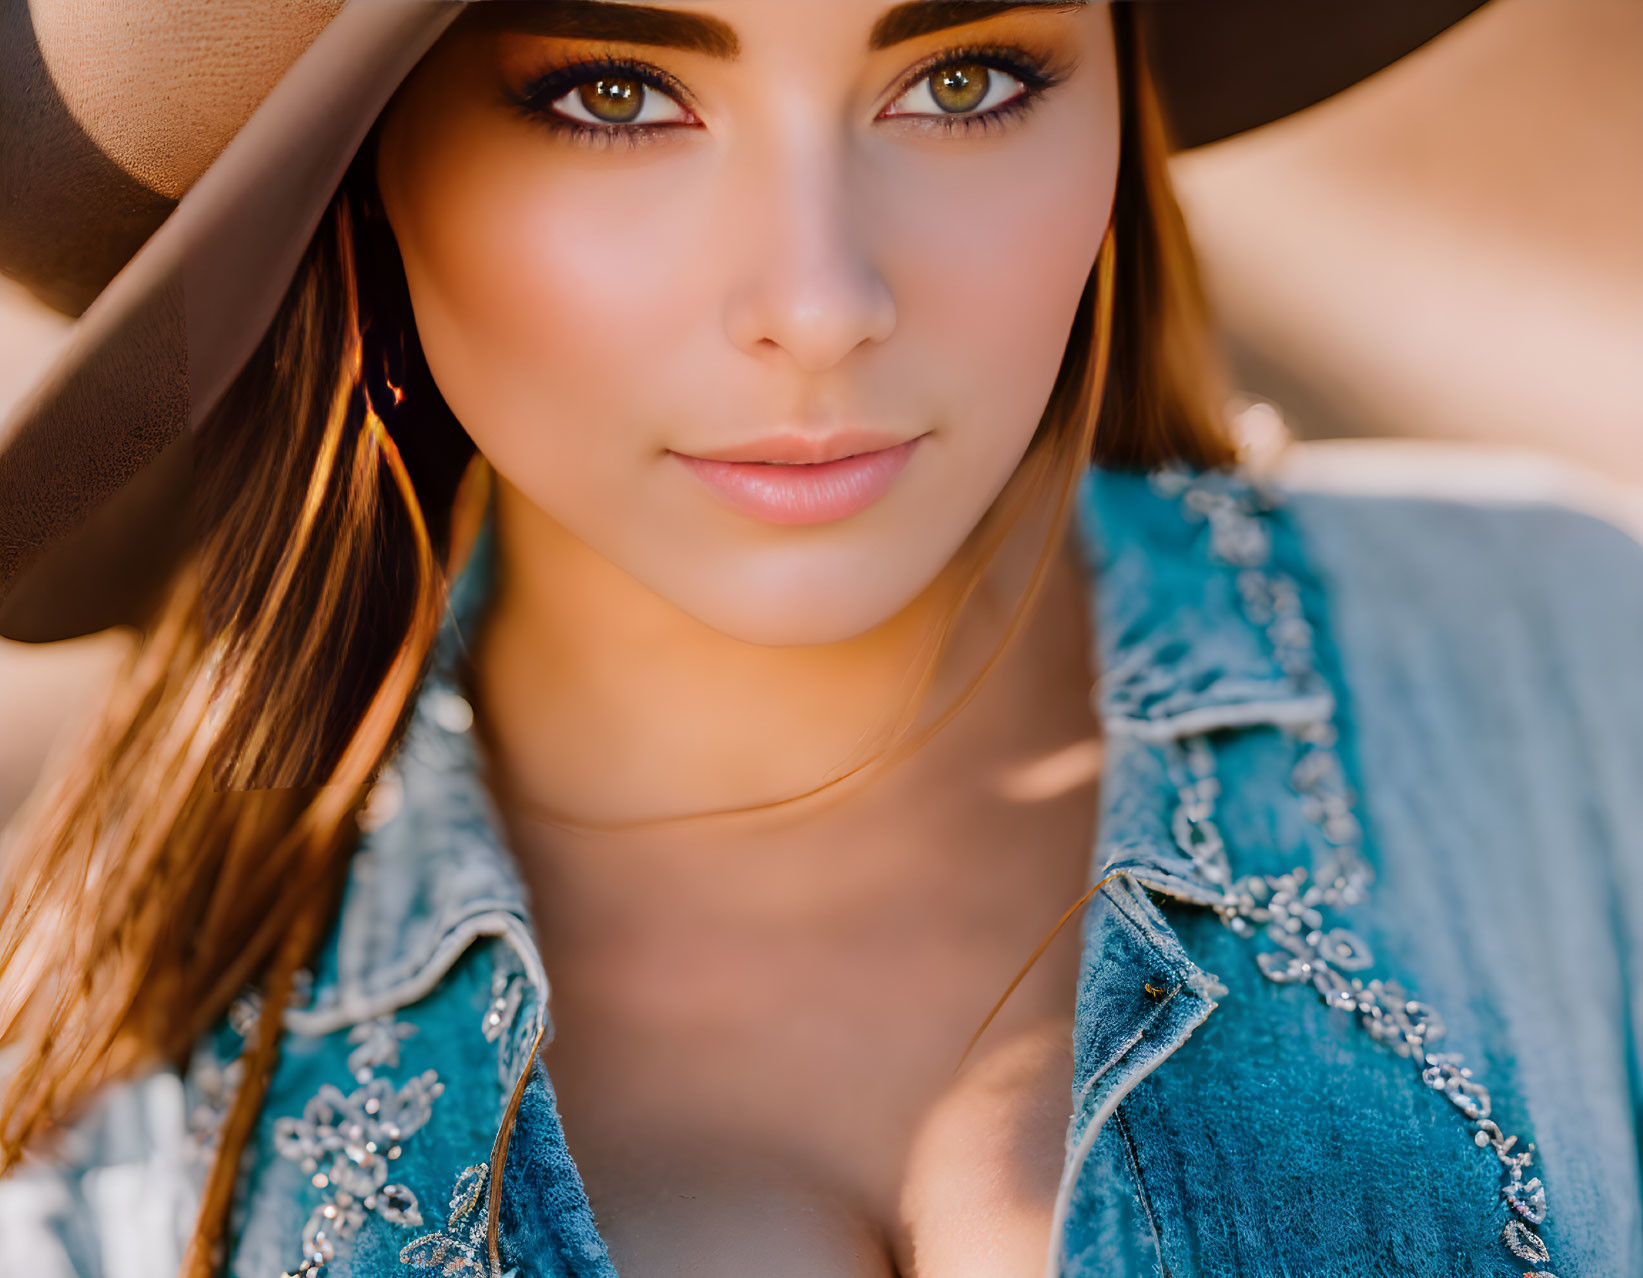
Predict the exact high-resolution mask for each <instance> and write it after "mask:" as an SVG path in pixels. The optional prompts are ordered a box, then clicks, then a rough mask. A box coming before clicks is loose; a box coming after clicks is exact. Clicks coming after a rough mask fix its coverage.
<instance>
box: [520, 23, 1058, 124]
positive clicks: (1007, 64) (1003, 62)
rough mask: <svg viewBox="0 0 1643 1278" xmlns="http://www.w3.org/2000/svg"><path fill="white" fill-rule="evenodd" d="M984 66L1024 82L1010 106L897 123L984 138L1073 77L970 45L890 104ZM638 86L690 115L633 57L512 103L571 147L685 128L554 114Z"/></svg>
mask: <svg viewBox="0 0 1643 1278" xmlns="http://www.w3.org/2000/svg"><path fill="white" fill-rule="evenodd" d="M966 64H980V65H981V66H985V67H990V68H992V69H993V70H995V71H1002V72H1004V73H1005V74H1006V75H1010V76H1013V77H1014V78H1015V79H1017V80H1019V81H1020V82H1021V84H1022V86H1023V87H1022V90H1021V92H1019V93H1018V94H1016V96H1015V97H1013V98H1011V99H1010V100H1009V101H1008V102H1005V103H1002V104H1000V105H999V106H996V107H992V108H989V109H988V110H986V111H981V112H978V113H976V114H973V115H957V114H954V115H941V116H934V115H914V114H906V115H898V116H892V117H890V118H892V119H901V120H908V121H914V122H916V127H919V128H922V129H927V130H929V131H931V132H936V133H940V134H942V135H943V136H946V135H950V134H955V133H956V134H969V133H985V132H990V131H992V130H994V129H998V128H1002V127H1004V126H1005V125H1007V124H1008V123H1010V122H1011V121H1012V120H1013V119H1015V118H1017V117H1019V116H1021V115H1024V114H1025V113H1026V112H1027V111H1028V110H1030V109H1031V108H1032V107H1033V106H1035V105H1037V103H1038V99H1039V98H1040V97H1041V96H1042V95H1043V93H1044V92H1045V91H1046V90H1048V89H1052V88H1054V87H1055V86H1056V85H1057V84H1060V83H1061V81H1062V80H1064V79H1065V78H1066V74H1065V72H1063V71H1060V70H1057V69H1054V68H1052V67H1051V66H1050V65H1049V64H1048V63H1047V62H1046V61H1045V60H1043V59H1040V58H1038V57H1036V56H1034V55H1033V54H1030V53H1028V52H1027V51H1026V50H1024V49H1019V48H1009V47H1005V46H1002V45H968V46H965V47H963V48H958V49H948V50H944V51H943V52H942V53H940V54H937V55H935V56H934V57H932V58H930V59H928V60H926V61H925V62H923V63H920V64H919V65H918V66H916V67H914V68H913V69H912V70H911V71H909V72H908V74H907V78H906V79H905V80H904V81H903V82H902V84H901V85H900V87H899V88H898V89H897V90H896V92H895V94H894V95H893V96H892V97H891V99H890V101H891V102H892V103H893V102H897V101H899V100H900V99H901V98H903V97H904V96H906V94H907V93H908V91H909V90H911V89H914V88H916V87H917V86H918V85H919V84H920V83H921V82H923V81H924V80H927V79H929V78H930V77H931V76H933V75H935V74H936V73H937V72H939V71H943V70H945V69H946V68H948V67H950V66H962V65H966ZM605 77H609V78H612V79H624V80H635V81H638V82H639V83H640V84H643V85H644V86H645V87H646V88H647V89H654V90H656V91H658V92H661V93H665V94H667V95H668V96H669V97H671V98H673V99H675V100H676V101H678V103H679V105H680V106H682V107H684V108H685V109H686V110H687V111H688V110H690V103H689V95H688V94H687V93H686V91H685V88H684V86H683V85H681V84H680V83H679V82H678V81H677V80H675V79H674V78H673V77H672V76H670V75H668V74H666V73H665V72H663V71H662V70H660V69H659V68H657V67H654V66H651V65H649V64H647V63H643V62H635V61H633V60H631V59H628V58H612V57H594V58H581V59H576V60H574V61H570V62H566V63H563V64H561V65H560V66H557V67H555V68H553V69H552V70H550V71H546V72H544V73H542V74H541V75H538V76H536V77H534V78H533V79H532V80H531V81H530V82H529V83H527V84H526V85H525V87H524V88H523V89H522V90H520V91H518V92H517V93H515V94H513V95H512V99H513V105H514V107H515V108H517V109H518V110H519V111H520V112H521V113H523V114H524V115H525V116H526V117H527V118H528V119H530V120H531V121H533V122H534V123H538V124H541V125H543V126H545V127H547V128H549V129H551V130H553V131H554V132H555V133H557V134H559V135H561V136H563V137H564V138H565V139H566V140H567V141H570V142H572V143H575V144H577V145H579V146H586V147H590V148H593V149H601V148H604V147H609V146H613V145H614V146H625V147H630V148H631V147H638V146H643V145H644V144H645V143H647V142H651V141H654V140H656V139H657V137H658V136H659V135H660V134H663V133H666V132H668V131H669V130H671V129H677V128H680V127H684V126H681V125H677V124H588V123H586V122H585V121H582V120H573V119H570V118H569V117H567V116H564V115H561V114H560V113H559V112H558V111H556V110H554V109H553V105H552V104H553V103H555V102H557V101H558V100H559V99H560V98H562V97H564V96H565V95H566V94H567V93H569V92H571V91H572V90H574V89H578V88H580V87H581V86H582V85H584V84H589V83H592V82H593V81H595V80H598V79H601V78H605Z"/></svg>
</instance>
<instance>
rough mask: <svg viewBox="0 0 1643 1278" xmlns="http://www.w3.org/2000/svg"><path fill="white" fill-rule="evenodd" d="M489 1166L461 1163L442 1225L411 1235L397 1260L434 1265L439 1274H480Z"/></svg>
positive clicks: (485, 1265)
mask: <svg viewBox="0 0 1643 1278" xmlns="http://www.w3.org/2000/svg"><path fill="white" fill-rule="evenodd" d="M489 1175H490V1168H488V1167H487V1166H485V1164H484V1163H475V1164H474V1165H473V1166H472V1167H464V1168H463V1169H462V1174H461V1175H459V1176H458V1177H457V1178H456V1188H455V1189H453V1190H452V1191H451V1209H450V1215H449V1216H448V1217H447V1219H446V1224H445V1227H444V1228H443V1229H436V1230H435V1231H434V1232H433V1233H431V1234H423V1235H422V1236H421V1237H420V1238H413V1239H412V1240H411V1241H410V1242H408V1243H406V1244H405V1246H404V1247H403V1248H401V1249H400V1253H399V1263H400V1264H402V1265H409V1266H410V1267H411V1268H413V1269H436V1270H438V1271H439V1272H440V1273H442V1274H446V1275H452V1276H454V1275H459V1274H474V1275H484V1274H487V1273H489V1272H490V1266H489V1264H488V1263H487V1259H486V1257H487V1254H488V1250H489V1246H488V1243H489V1240H488V1238H487V1231H488V1228H489V1224H490V1216H489V1213H488V1211H487V1210H486V1208H487V1206H488V1203H487V1201H486V1193H485V1191H486V1183H485V1182H486V1180H487V1178H488V1177H489Z"/></svg>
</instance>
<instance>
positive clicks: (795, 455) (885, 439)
mask: <svg viewBox="0 0 1643 1278" xmlns="http://www.w3.org/2000/svg"><path fill="white" fill-rule="evenodd" d="M902 442H903V441H902V440H900V439H898V438H897V437H896V436H894V435H885V434H883V433H881V432H879V431H871V430H841V431H835V432H834V433H833V434H831V435H827V436H825V437H823V438H814V437H811V436H808V435H795V434H780V435H768V436H766V437H765V438H764V439H758V440H754V441H753V442H752V443H751V444H741V445H738V446H737V447H735V448H724V449H720V450H719V451H718V452H716V453H680V454H679V456H681V457H688V456H694V457H696V458H698V459H700V460H702V461H722V462H785V463H787V464H789V465H816V464H818V463H820V462H830V461H841V460H843V459H844V458H846V457H855V456H858V455H859V454H862V453H877V452H883V451H885V450H886V449H890V448H894V447H895V446H896V445H897V444H900V443H902Z"/></svg>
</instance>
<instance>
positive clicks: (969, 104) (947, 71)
mask: <svg viewBox="0 0 1643 1278" xmlns="http://www.w3.org/2000/svg"><path fill="white" fill-rule="evenodd" d="M1047 83H1048V79H1047V77H1042V76H1034V75H1033V74H1032V73H1031V72H1028V71H1012V70H1005V69H1004V68H1002V67H998V66H994V65H992V64H991V63H988V62H984V61H981V60H980V59H977V58H963V59H961V60H958V61H954V62H947V63H943V64H942V65H941V66H938V67H936V68H934V69H933V70H931V71H929V72H927V73H926V74H924V75H922V76H920V77H919V78H918V79H917V80H915V81H913V83H912V84H911V85H909V86H908V87H907V88H906V89H905V90H904V91H903V92H902V95H901V96H900V97H899V98H897V99H896V100H895V101H894V102H892V103H891V104H890V107H889V108H888V109H887V110H886V112H885V114H886V115H890V116H925V117H935V118H937V119H944V118H949V117H965V118H967V119H979V118H980V117H982V116H986V115H991V114H996V113H997V112H998V111H999V110H1000V109H1001V108H1007V107H1009V105H1010V104H1011V103H1014V102H1017V101H1019V100H1020V99H1023V98H1025V97H1028V96H1030V95H1031V94H1032V93H1034V92H1035V91H1036V90H1038V89H1040V88H1042V87H1043V86H1044V85H1045V84H1047Z"/></svg>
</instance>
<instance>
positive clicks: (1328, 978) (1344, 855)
mask: <svg viewBox="0 0 1643 1278" xmlns="http://www.w3.org/2000/svg"><path fill="white" fill-rule="evenodd" d="M1152 483H1153V487H1154V488H1155V490H1157V491H1158V492H1160V493H1161V494H1162V495H1164V496H1169V497H1175V498H1179V499H1180V502H1181V505H1182V509H1183V511H1184V513H1185V514H1186V516H1187V517H1188V518H1189V519H1202V520H1207V521H1208V524H1209V528H1210V549H1211V553H1212V554H1213V555H1215V556H1216V557H1217V558H1219V559H1221V560H1223V561H1224V562H1226V563H1228V564H1231V565H1233V566H1235V567H1237V568H1239V569H1240V570H1241V571H1240V573H1239V577H1238V589H1239V593H1240V596H1241V602H1242V604H1243V606H1244V610H1245V614H1246V615H1247V616H1248V617H1249V618H1250V620H1251V621H1253V622H1254V623H1255V624H1256V625H1258V626H1260V627H1262V628H1263V630H1264V631H1265V632H1266V635H1267V637H1268V639H1269V640H1270V642H1271V644H1272V647H1273V651H1274V654H1275V656H1276V657H1277V660H1278V663H1279V665H1280V667H1281V668H1282V669H1283V670H1284V672H1285V673H1286V674H1288V675H1290V676H1291V677H1292V678H1296V679H1304V678H1311V677H1315V669H1316V668H1315V664H1314V654H1313V645H1312V629H1311V626H1310V625H1309V624H1308V622H1307V621H1306V618H1305V616H1304V615H1303V613H1302V610H1301V603H1300V591H1299V589H1298V587H1297V586H1296V584H1295V582H1294V581H1293V580H1292V579H1291V578H1289V577H1288V576H1286V575H1284V574H1283V573H1281V572H1278V571H1276V570H1274V569H1272V568H1271V567H1270V565H1269V562H1268V561H1269V557H1270V552H1271V536H1270V534H1269V531H1268V529H1267V527H1266V526H1265V524H1264V523H1263V521H1262V519H1261V514H1262V512H1263V511H1265V510H1267V509H1270V505H1269V503H1267V502H1266V501H1265V500H1263V499H1262V498H1261V497H1260V496H1259V495H1258V494H1257V493H1256V492H1255V491H1254V490H1253V489H1252V488H1251V487H1250V486H1248V485H1247V484H1245V483H1241V482H1238V483H1234V484H1233V485H1230V486H1226V487H1223V486H1222V485H1224V484H1226V479H1225V476H1222V477H1220V479H1219V481H1217V480H1216V479H1214V478H1213V477H1196V476H1193V475H1191V474H1189V473H1188V472H1185V471H1179V470H1173V469H1166V470H1162V471H1159V472H1157V473H1156V474H1155V475H1154V476H1153V478H1152ZM1290 731H1291V733H1292V735H1293V736H1294V738H1295V739H1296V742H1297V745H1298V746H1299V750H1300V753H1299V757H1298V759H1297V761H1296V763H1295V766H1294V768H1293V770H1292V772H1291V775H1290V785H1291V787H1292V788H1293V789H1294V791H1295V793H1296V794H1297V795H1298V796H1299V797H1300V800H1301V804H1302V809H1303V811H1304V812H1305V814H1306V815H1307V817H1308V818H1309V819H1310V820H1311V821H1312V822H1313V823H1314V824H1315V825H1316V826H1317V828H1318V830H1319V832H1320V833H1321V834H1322V835H1323V837H1324V840H1325V842H1326V843H1327V844H1329V846H1330V847H1331V848H1332V849H1333V853H1332V857H1331V859H1330V861H1329V862H1328V863H1327V864H1326V866H1325V867H1324V869H1323V870H1322V871H1321V872H1320V873H1318V874H1317V875H1316V877H1315V878H1312V876H1311V875H1310V874H1309V872H1308V870H1307V868H1306V867H1304V866H1297V867H1296V868H1294V869H1292V870H1290V871H1289V872H1288V873H1287V874H1277V875H1246V876H1244V877H1242V878H1234V877H1233V874H1232V871H1231V867H1230V865H1229V863H1228V860H1227V851H1226V845H1225V843H1224V841H1223V840H1222V837H1221V834H1220V831H1219V830H1218V829H1217V827H1216V823H1215V812H1216V799H1217V798H1218V796H1219V793H1220V786H1219V782H1218V781H1217V780H1216V776H1215V755H1214V751H1213V749H1212V748H1211V745H1210V742H1209V739H1208V738H1207V737H1206V736H1195V737H1188V738H1186V739H1184V740H1182V741H1179V742H1172V743H1170V744H1169V745H1168V746H1167V747H1166V749H1165V759H1166V763H1167V764H1168V766H1169V768H1170V770H1171V774H1172V778H1173V780H1174V783H1175V785H1176V787H1177V805H1176V809H1175V813H1174V818H1173V834H1174V838H1175V842H1176V844H1177V846H1179V847H1180V849H1181V851H1182V852H1183V853H1185V854H1186V855H1187V856H1188V857H1190V858H1191V860H1192V863H1193V865H1194V867H1195V871H1196V875H1197V877H1198V879H1199V881H1200V882H1201V883H1203V884H1205V885H1206V886H1209V887H1210V888H1211V889H1212V890H1214V891H1217V892H1219V893H1220V895H1221V903H1220V904H1218V905H1216V906H1215V907H1214V908H1215V912H1216V914H1217V915H1218V916H1219V917H1220V919H1221V921H1222V922H1223V923H1224V924H1226V926H1227V927H1229V928H1231V929H1232V931H1233V932H1235V933H1236V934H1237V935H1239V936H1242V937H1247V938H1250V939H1252V940H1258V939H1260V938H1265V940H1267V941H1269V942H1271V945H1272V947H1273V948H1270V949H1260V950H1258V951H1257V953H1256V955H1255V961H1256V963H1257V965H1258V966H1259V967H1260V970H1261V972H1262V973H1263V974H1264V975H1265V976H1266V977H1267V978H1268V979H1269V980H1271V981H1274V982H1277V983H1279V984H1300V983H1303V982H1305V983H1308V984H1310V985H1311V986H1312V988H1313V989H1314V990H1315V991H1316V992H1317V994H1318V996H1319V997H1320V998H1321V999H1322V1000H1323V1001H1324V1003H1325V1004H1326V1005H1328V1006H1330V1007H1333V1008H1336V1009H1338V1010H1340V1011H1343V1012H1347V1013H1350V1014H1352V1015H1354V1016H1355V1017H1356V1018H1357V1022H1358V1024H1359V1025H1361V1026H1362V1027H1363V1028H1364V1029H1365V1030H1366V1031H1367V1032H1368V1033H1369V1035H1370V1037H1371V1038H1373V1039H1374V1040H1375V1041H1376V1042H1377V1043H1380V1044H1381V1045H1382V1046H1384V1047H1386V1048H1388V1049H1389V1050H1391V1051H1392V1052H1394V1053H1396V1054H1397V1055H1398V1056H1401V1057H1404V1058H1405V1059H1407V1060H1409V1061H1411V1062H1413V1064H1414V1065H1415V1067H1416V1069H1417V1071H1418V1077H1419V1079H1420V1081H1421V1082H1422V1083H1424V1084H1425V1085H1426V1086H1427V1087H1429V1088H1431V1089H1432V1090H1434V1091H1436V1092H1439V1093H1441V1094H1442V1095H1443V1096H1444V1097H1445V1098H1446V1099H1447V1100H1448V1101H1449V1103H1450V1104H1452V1105H1453V1106H1454V1107H1455V1108H1456V1109H1457V1110H1458V1111H1460V1113H1461V1114H1462V1115H1463V1116H1464V1118H1465V1119H1466V1120H1467V1122H1468V1124H1469V1126H1470V1127H1471V1128H1472V1133H1473V1134H1472V1140H1473V1143H1474V1144H1476V1145H1477V1146H1478V1148H1479V1149H1487V1150H1489V1151H1490V1152H1491V1153H1492V1154H1493V1155H1494V1156H1495V1158H1496V1159H1498V1160H1499V1163H1500V1167H1501V1175H1502V1179H1503V1182H1504V1183H1503V1184H1502V1186H1501V1190H1500V1193H1501V1197H1502V1198H1504V1199H1505V1201H1506V1204H1507V1206H1508V1207H1509V1208H1510V1209H1511V1212H1512V1217H1511V1219H1509V1220H1508V1221H1507V1222H1506V1225H1505V1227H1504V1228H1503V1229H1502V1231H1501V1242H1502V1243H1503V1244H1504V1245H1505V1247H1506V1248H1507V1250H1508V1251H1510V1252H1511V1253H1512V1255H1513V1256H1515V1257H1517V1258H1518V1259H1519V1260H1523V1261H1528V1262H1529V1263H1531V1264H1533V1265H1544V1264H1548V1263H1550V1261H1551V1252H1550V1250H1549V1249H1548V1247H1547V1246H1546V1243H1545V1240H1544V1239H1542V1238H1541V1236H1540V1234H1539V1233H1538V1232H1537V1229H1536V1227H1537V1226H1539V1225H1540V1224H1541V1223H1542V1222H1543V1221H1544V1220H1545V1219H1546V1190H1545V1187H1544V1186H1543V1185H1542V1184H1541V1182H1540V1178H1539V1177H1538V1176H1536V1177H1529V1178H1527V1179H1525V1172H1526V1171H1527V1169H1528V1167H1529V1164H1530V1162H1531V1160H1532V1158H1533V1151H1534V1143H1533V1142H1532V1141H1531V1142H1529V1143H1528V1144H1526V1145H1524V1146H1523V1147H1522V1148H1519V1147H1518V1138H1517V1137H1516V1136H1508V1135H1506V1134H1505V1133H1503V1132H1502V1131H1501V1129H1500V1127H1499V1126H1497V1125H1496V1123H1495V1122H1494V1120H1493V1119H1491V1118H1490V1116H1489V1115H1490V1108H1491V1106H1490V1098H1489V1091H1488V1088H1486V1087H1485V1086H1484V1085H1483V1083H1482V1082H1481V1081H1480V1080H1479V1079H1478V1078H1476V1077H1475V1076H1474V1074H1473V1072H1472V1070H1471V1069H1469V1068H1468V1067H1467V1065H1466V1063H1465V1061H1464V1059H1463V1057H1462V1056H1461V1055H1460V1054H1459V1053H1457V1052H1437V1051H1431V1050H1429V1048H1430V1047H1431V1045H1432V1044H1434V1043H1436V1042H1437V1041H1438V1040H1439V1039H1441V1038H1442V1037H1443V1036H1444V1033H1445V1029H1444V1024H1443V1020H1442V1018H1441V1017H1440V1016H1439V1015H1438V1013H1437V1011H1436V1010H1434V1009H1433V1008H1432V1007H1430V1006H1429V1005H1427V1004H1425V1003H1422V1002H1420V1001H1418V1000H1416V999H1413V998H1411V997H1410V996H1409V994H1408V992H1407V991H1406V990H1404V988H1403V987H1402V986H1401V985H1400V984H1399V983H1398V982H1396V981H1383V980H1379V979H1371V980H1367V981H1366V980H1365V979H1363V978H1362V977H1359V976H1354V975H1349V974H1350V973H1355V972H1362V971H1365V970H1366V969H1367V968H1369V967H1370V966H1371V964H1372V963H1373V962H1374V959H1373V957H1372V955H1371V954H1370V951H1369V947H1368V945H1366V944H1365V942H1364V941H1363V939H1362V938H1361V937H1359V936H1358V935H1357V934H1356V933H1355V932H1353V931H1351V930H1350V929H1348V928H1346V927H1342V926H1338V925H1334V924H1333V923H1332V922H1331V920H1329V919H1326V917H1325V913H1324V911H1325V910H1329V911H1335V910H1339V909H1341V908H1343V907H1347V906H1352V905H1358V904H1361V903H1362V902H1363V901H1365V900H1367V898H1368V888H1369V886H1370V885H1371V883H1372V882H1373V880H1374V873H1373V871H1372V869H1371V868H1370V866H1369V865H1368V863H1367V862H1365V861H1364V860H1363V858H1362V856H1361V854H1360V848H1361V844H1362V830H1361V827H1360V826H1359V823H1358V820H1357V817H1356V816H1355V815H1354V813H1353V803H1354V796H1353V795H1352V793H1351V790H1350V788H1349V787H1348V785H1347V783H1346V777H1345V772H1344V769H1343V768H1342V765H1341V761H1340V757H1339V755H1338V754H1336V752H1335V749H1334V746H1335V744H1336V733H1335V728H1334V726H1333V724H1332V723H1330V722H1329V721H1328V720H1320V721H1317V722H1314V723H1311V724H1308V725H1305V726H1303V727H1300V728H1297V729H1291V730H1290ZM1309 878H1312V881H1311V882H1309V881H1308V879H1309ZM1523 1278H1557V1276H1556V1275H1555V1274H1553V1273H1551V1272H1550V1271H1549V1270H1544V1269H1531V1270H1525V1271H1524V1275H1523Z"/></svg>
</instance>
